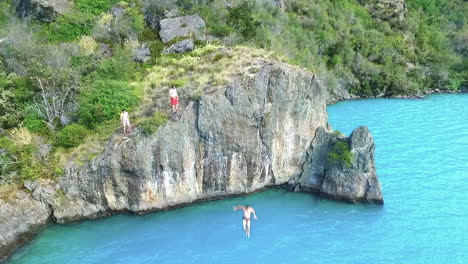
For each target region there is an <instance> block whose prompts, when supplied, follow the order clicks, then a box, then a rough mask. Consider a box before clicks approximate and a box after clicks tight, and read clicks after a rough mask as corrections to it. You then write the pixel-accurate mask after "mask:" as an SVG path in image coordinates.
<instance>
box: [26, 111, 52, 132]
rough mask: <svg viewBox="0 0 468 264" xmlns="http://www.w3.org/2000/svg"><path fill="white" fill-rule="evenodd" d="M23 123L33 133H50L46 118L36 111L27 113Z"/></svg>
mask: <svg viewBox="0 0 468 264" xmlns="http://www.w3.org/2000/svg"><path fill="white" fill-rule="evenodd" d="M23 123H24V127H26V128H27V129H29V131H31V132H33V133H36V134H39V135H47V134H48V133H49V128H48V127H47V124H46V122H45V120H44V119H43V118H41V117H40V116H39V115H38V114H37V113H35V112H32V113H29V114H27V115H26V116H25V118H24V121H23Z"/></svg>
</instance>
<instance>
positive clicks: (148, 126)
mask: <svg viewBox="0 0 468 264" xmlns="http://www.w3.org/2000/svg"><path fill="white" fill-rule="evenodd" d="M167 120H168V116H167V115H166V114H165V113H161V112H155V113H154V115H153V116H152V117H151V118H146V119H144V120H143V121H140V122H139V124H138V128H139V129H140V131H141V133H142V134H143V135H145V136H151V135H154V134H155V133H156V132H157V131H158V128H159V127H160V126H164V125H165V124H166V123H167Z"/></svg>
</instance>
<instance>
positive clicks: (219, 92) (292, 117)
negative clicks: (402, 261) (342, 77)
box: [0, 60, 383, 262]
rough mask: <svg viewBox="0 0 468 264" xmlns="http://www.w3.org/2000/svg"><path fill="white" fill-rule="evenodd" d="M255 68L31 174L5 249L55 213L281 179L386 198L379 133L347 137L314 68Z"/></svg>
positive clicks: (65, 215) (9, 223)
mask: <svg viewBox="0 0 468 264" xmlns="http://www.w3.org/2000/svg"><path fill="white" fill-rule="evenodd" d="M247 75H248V76H244V77H239V78H238V79H237V80H234V81H232V82H231V83H230V84H229V85H226V86H223V87H208V88H206V89H205V91H204V95H203V96H202V97H201V99H200V100H199V101H197V102H191V103H189V105H188V106H187V107H185V108H184V109H182V110H180V119H178V120H177V121H170V122H169V123H168V124H167V125H166V126H164V127H161V128H160V130H159V131H158V132H157V133H156V134H155V135H154V136H149V137H146V136H143V135H142V134H141V133H139V132H138V131H136V132H135V133H134V134H133V135H131V136H130V137H129V138H124V137H122V135H121V134H116V135H114V136H113V137H112V138H111V139H110V140H109V141H108V143H107V145H106V147H105V150H104V151H103V153H102V154H100V155H99V156H97V157H96V158H94V159H93V160H92V161H89V162H87V163H86V164H84V165H77V164H75V163H73V162H70V163H69V165H68V166H67V168H66V173H65V174H66V175H65V176H63V177H62V178H61V179H60V180H59V183H58V184H57V183H55V182H53V181H51V180H42V181H36V182H27V183H26V184H25V188H27V189H28V190H29V191H30V192H31V193H30V194H27V193H25V192H22V191H21V192H20V194H18V195H21V197H20V196H18V197H17V198H15V199H12V200H10V201H7V202H5V201H1V200H0V209H1V212H2V218H0V231H1V232H0V253H2V255H8V254H9V253H11V252H12V250H13V249H15V248H16V247H17V246H19V245H20V244H22V243H25V242H26V241H28V240H29V239H30V238H31V236H32V235H33V234H34V232H36V231H37V230H38V229H39V228H40V227H41V226H44V225H45V224H46V222H47V221H48V220H49V219H51V218H52V219H53V220H55V221H56V222H58V223H66V222H69V221H76V220H82V219H90V218H97V217H100V216H104V215H109V214H112V213H115V212H122V211H126V212H134V213H144V212H149V211H156V210H160V209H165V208H169V207H174V206H180V205H184V204H189V203H192V202H195V201H200V200H208V199H216V198H220V197H224V196H230V195H238V194H245V193H250V192H254V191H256V190H259V189H261V188H264V187H268V186H273V185H283V186H289V188H291V189H293V190H295V191H306V192H314V193H321V194H323V195H326V196H329V197H331V198H334V199H340V200H346V201H351V202H356V201H374V202H377V203H382V202H383V198H382V193H381V190H380V184H379V182H378V180H377V176H376V173H375V168H374V156H373V155H374V143H373V139H372V136H371V135H370V133H369V131H368V130H367V128H365V127H360V128H358V129H356V130H355V131H354V132H353V134H352V135H351V136H350V137H349V138H345V137H341V136H337V135H336V134H334V133H332V132H331V128H330V127H329V126H328V123H327V114H326V109H325V108H326V103H325V102H327V101H329V100H330V98H331V97H330V95H329V94H328V93H327V90H326V89H325V87H324V86H323V85H322V84H321V82H320V81H319V79H317V78H316V76H314V75H313V74H311V73H310V72H307V71H304V70H302V69H299V68H297V67H292V66H289V65H286V64H282V63H277V62H269V61H266V60H265V61H264V63H263V64H262V65H261V67H260V68H259V71H258V72H256V73H253V74H247ZM339 141H343V142H347V143H348V144H349V146H350V152H351V153H352V156H353V159H352V161H351V165H350V166H344V165H343V164H332V163H330V162H329V161H328V158H327V157H328V153H329V152H330V150H331V149H332V147H333V145H334V144H336V142H339ZM3 212H7V213H6V214H3ZM1 261H2V260H1V259H0V262H1Z"/></svg>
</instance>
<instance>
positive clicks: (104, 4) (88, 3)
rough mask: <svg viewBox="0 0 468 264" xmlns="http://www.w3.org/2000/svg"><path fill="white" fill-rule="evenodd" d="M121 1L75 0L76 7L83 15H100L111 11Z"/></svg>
mask: <svg viewBox="0 0 468 264" xmlns="http://www.w3.org/2000/svg"><path fill="white" fill-rule="evenodd" d="M118 2H120V1H119V0H75V7H76V8H77V9H78V10H80V11H82V12H83V13H87V14H92V15H99V14H101V13H102V12H105V11H107V10H109V9H110V8H111V7H112V6H113V5H114V4H116V3H118Z"/></svg>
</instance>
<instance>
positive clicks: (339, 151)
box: [328, 141, 354, 169]
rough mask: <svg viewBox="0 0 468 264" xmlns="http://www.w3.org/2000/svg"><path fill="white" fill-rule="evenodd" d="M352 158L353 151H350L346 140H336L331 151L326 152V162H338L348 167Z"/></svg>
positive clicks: (335, 163)
mask: <svg viewBox="0 0 468 264" xmlns="http://www.w3.org/2000/svg"><path fill="white" fill-rule="evenodd" d="M353 158H354V157H353V153H351V151H350V149H349V144H348V142H346V141H338V142H336V143H335V144H334V145H333V147H332V149H331V151H330V152H328V164H334V165H337V164H340V165H341V166H345V167H346V168H348V169H349V168H351V165H352V162H353Z"/></svg>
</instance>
